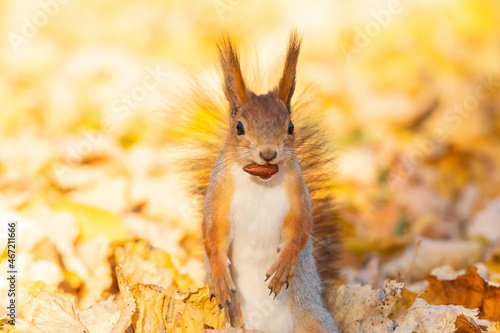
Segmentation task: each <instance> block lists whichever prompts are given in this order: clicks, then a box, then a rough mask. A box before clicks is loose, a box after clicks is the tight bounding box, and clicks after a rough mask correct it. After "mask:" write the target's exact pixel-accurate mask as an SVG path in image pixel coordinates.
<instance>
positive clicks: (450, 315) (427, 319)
mask: <svg viewBox="0 0 500 333" xmlns="http://www.w3.org/2000/svg"><path fill="white" fill-rule="evenodd" d="M477 313H478V311H477V310H469V309H466V308H464V307H461V306H453V305H429V304H428V303H427V302H426V301H425V300H423V299H421V298H417V299H416V301H415V303H413V305H412V307H411V308H410V309H408V311H406V312H404V313H403V314H402V315H401V316H400V317H399V318H398V319H396V323H397V328H396V330H394V332H395V333H408V332H426V333H453V332H454V331H455V321H456V319H457V317H458V316H459V315H462V314H463V315H466V316H469V317H472V318H477Z"/></svg>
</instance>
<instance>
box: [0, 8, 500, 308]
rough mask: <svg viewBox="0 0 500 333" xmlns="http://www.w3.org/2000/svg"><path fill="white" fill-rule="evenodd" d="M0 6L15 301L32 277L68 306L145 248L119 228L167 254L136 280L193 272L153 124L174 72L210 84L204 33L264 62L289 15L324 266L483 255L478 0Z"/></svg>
mask: <svg viewBox="0 0 500 333" xmlns="http://www.w3.org/2000/svg"><path fill="white" fill-rule="evenodd" d="M0 15H1V19H0V33H1V35H2V37H3V38H2V45H1V48H0V106H1V110H0V219H1V220H2V223H4V222H6V221H8V220H11V219H15V220H19V222H18V229H19V233H20V236H19V239H18V245H19V247H18V248H19V250H18V252H17V264H18V270H19V279H20V280H19V288H20V296H19V297H20V302H21V305H20V310H21V313H22V311H23V309H24V308H23V306H24V305H23V302H24V301H23V300H25V299H26V298H27V295H28V293H29V292H30V291H32V290H34V289H36V288H46V289H49V290H54V291H57V292H60V293H69V294H73V295H75V296H77V300H78V304H79V306H81V307H84V306H88V305H90V304H93V303H95V302H96V301H98V300H100V299H102V297H104V296H106V295H110V294H114V293H116V292H117V289H116V281H115V277H114V276H113V270H112V268H113V265H114V264H116V261H119V259H118V258H120V256H122V257H123V258H126V259H123V260H124V261H125V262H126V263H129V264H130V265H129V266H130V267H137V265H146V266H147V265H148V263H147V262H148V260H149V259H150V258H149V259H148V258H146V259H144V258H142V259H141V260H143V261H141V262H140V264H139V261H140V260H139V259H138V257H137V258H136V257H134V256H132V255H130V256H128V257H127V255H126V252H127V251H131V252H132V253H136V252H137V251H138V250H137V248H135V250H132V249H131V248H130V246H129V248H127V246H125V247H120V246H123V244H125V243H126V242H127V241H131V240H133V241H134V242H135V243H134V244H135V245H137V244H139V242H144V243H147V244H150V245H152V246H154V247H155V248H157V249H160V250H161V251H164V252H165V253H167V254H168V258H169V260H170V261H171V262H170V261H169V264H168V265H167V267H168V269H166V270H165V269H164V268H162V267H160V266H161V265H160V266H158V265H156V266H155V265H153V264H151V263H149V264H150V266H147V267H149V268H148V269H149V271H150V272H151V273H150V276H141V277H137V279H138V280H140V281H143V282H145V283H146V282H148V283H156V284H160V285H166V286H170V285H174V286H175V287H185V286H200V285H202V283H203V270H202V252H201V248H200V243H199V239H200V233H199V223H200V221H199V218H198V216H197V215H196V207H195V206H196V204H195V202H194V201H193V200H192V199H190V197H189V196H188V195H187V194H183V193H185V192H184V190H183V188H182V186H181V184H180V183H179V181H178V175H176V174H175V173H174V172H173V167H172V166H171V165H170V164H169V163H168V162H169V161H168V158H167V159H166V158H164V155H163V153H162V145H161V143H160V140H159V134H158V132H159V131H158V129H160V128H162V127H163V126H165V124H164V123H162V122H163V121H164V117H163V115H164V113H165V112H167V111H165V110H170V111H169V112H175V109H171V108H169V107H168V106H169V105H170V104H171V101H172V100H173V99H174V97H175V98H178V97H179V91H182V90H183V89H185V87H186V86H189V82H190V79H191V78H192V77H193V76H194V77H199V78H201V79H200V80H201V81H202V82H206V84H207V87H208V86H215V87H217V85H218V81H217V75H218V74H217V73H218V72H217V70H218V69H217V63H216V60H217V58H216V48H215V46H214V41H215V40H216V38H217V37H219V36H220V35H221V34H224V33H227V34H229V35H230V36H231V37H232V38H234V39H235V40H236V42H237V44H238V46H239V49H240V53H241V54H242V58H243V59H244V61H243V63H244V64H245V63H258V69H259V71H261V72H262V75H263V76H266V73H267V72H272V71H273V70H274V69H275V68H276V66H278V67H281V61H282V57H283V55H284V49H285V45H286V41H287V38H288V34H289V32H290V30H291V29H292V28H293V27H297V29H298V30H299V31H301V32H302V33H303V35H304V42H303V48H302V53H301V58H300V61H299V68H298V86H299V87H302V88H304V87H307V86H309V87H310V91H311V92H310V96H309V97H310V98H312V99H313V100H314V104H315V107H316V108H318V110H319V111H321V112H323V113H324V114H325V117H324V122H325V127H326V128H327V129H328V133H329V135H331V139H332V144H333V145H334V147H335V148H336V149H337V154H338V158H337V160H336V162H335V165H336V168H337V169H338V170H337V171H338V179H336V182H337V184H338V185H337V186H338V205H339V210H340V213H341V221H340V223H341V225H342V228H343V250H342V251H343V255H342V260H341V264H342V281H344V282H362V283H368V284H372V285H374V286H378V285H380V283H381V281H383V279H384V278H387V277H398V278H400V279H403V280H405V282H413V281H417V280H419V279H421V278H423V277H425V275H426V274H427V273H429V272H430V270H431V269H432V268H433V267H436V266H441V265H443V264H450V265H452V266H453V267H454V268H456V269H459V268H467V267H469V266H470V265H472V264H473V263H475V262H478V261H483V262H485V263H486V264H487V265H489V267H490V268H492V272H497V273H499V274H500V269H499V268H498V267H500V264H498V263H497V262H496V261H495V260H497V261H498V258H500V251H499V250H498V243H499V241H500V2H498V1H497V0H455V1H451V0H439V1H425V0H421V1H417V0H413V1H407V0H400V1H398V0H387V1H380V0H356V1H349V2H347V1H341V0H337V1H282V0H281V1H261V0H258V1H256V0H252V1H250V0H207V1H194V2H193V1H190V2H188V1H171V0H168V1H159V0H147V1H146V0H142V1H138V0H133V1H117V0H99V1H97V0H84V1H79V0H38V1H31V0H24V1H3V2H1V3H0ZM277 64H279V65H277ZM204 80H205V81H204ZM181 97H182V95H181ZM186 98H188V96H186ZM186 103H188V101H186ZM170 125H171V126H172V124H170ZM3 225H4V224H2V226H3ZM2 228H3V229H2V230H0V233H1V235H2V239H1V243H0V245H2V249H3V244H5V243H4V242H5V241H6V232H7V227H6V226H4V227H2ZM495 246H497V247H496V248H495ZM117 247H120V248H121V249H125V250H124V251H121V252H116V248H117ZM419 247H421V248H422V251H423V253H425V256H424V257H425V260H424V259H422V260H420V261H421V262H419V261H418V255H417V254H416V251H415V248H419ZM424 250H425V251H428V252H425V251H424ZM134 251H136V252H134ZM447 251H448V252H449V254H450V257H446V258H443V257H440V256H437V255H436V254H437V253H445V252H447ZM495 251H496V252H495ZM124 253H125V254H124ZM495 253H499V255H498V256H497V257H495ZM127 258H128V259H127ZM495 258H496V259H495ZM431 259H432V260H431ZM410 262H411V263H412V265H413V266H411V267H410V266H408V265H409V264H410ZM132 263H133V264H132ZM4 265H5V261H4V262H3V263H2V265H1V266H3V267H0V268H1V269H2V271H4V269H6V267H5V266H4ZM405 265H406V266H405ZM419 265H420V266H419ZM125 266H127V265H126V264H125ZM495 267H496V268H495ZM493 268H495V269H496V270H495V269H493ZM162 269H164V270H163V271H162ZM133 271H134V269H131V270H130V275H133ZM136 271H137V270H136ZM159 272H160V273H161V274H160V273H159ZM136 274H137V273H136ZM490 279H491V280H492V281H495V280H496V279H498V281H497V282H500V279H499V278H498V275H496V277H490ZM6 288H7V282H6V281H5V279H2V280H0V298H1V299H2V300H4V297H5V295H6V292H5V289H6ZM2 290H3V291H2ZM2 311H3V310H2ZM0 314H1V313H0Z"/></svg>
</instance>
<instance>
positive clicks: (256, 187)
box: [229, 168, 293, 333]
mask: <svg viewBox="0 0 500 333" xmlns="http://www.w3.org/2000/svg"><path fill="white" fill-rule="evenodd" d="M232 172H233V176H234V179H235V191H234V195H233V199H232V202H231V210H230V212H229V219H230V221H231V234H230V238H231V248H230V253H229V258H230V260H231V263H232V267H231V274H232V276H233V280H234V283H235V284H236V289H237V295H238V299H239V301H240V306H241V311H242V314H243V319H244V322H245V325H246V327H247V328H253V329H260V330H262V331H264V332H268V333H272V332H280V333H285V332H291V331H292V328H293V322H292V314H291V305H290V295H289V292H288V290H282V291H281V292H280V294H279V295H278V297H277V298H276V299H275V300H273V296H274V295H272V296H269V289H268V287H267V283H265V282H264V280H265V278H266V271H267V270H268V269H269V268H270V267H271V265H272V263H273V261H274V259H275V258H276V256H277V252H276V249H277V248H278V246H279V245H280V244H281V242H282V231H283V222H284V219H285V216H286V214H287V213H288V210H289V207H290V206H289V202H288V197H287V195H286V188H285V172H284V171H280V172H278V173H277V174H276V175H274V176H273V177H272V178H271V179H270V180H268V181H261V180H260V179H258V178H257V177H255V176H251V175H249V174H247V173H245V172H244V171H243V170H241V169H240V168H235V169H233V170H232Z"/></svg>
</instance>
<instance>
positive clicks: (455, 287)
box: [422, 267, 500, 321]
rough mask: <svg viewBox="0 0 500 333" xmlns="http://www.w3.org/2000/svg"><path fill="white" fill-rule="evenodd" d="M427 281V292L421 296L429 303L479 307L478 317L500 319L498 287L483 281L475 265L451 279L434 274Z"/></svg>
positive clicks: (499, 289)
mask: <svg viewBox="0 0 500 333" xmlns="http://www.w3.org/2000/svg"><path fill="white" fill-rule="evenodd" d="M427 281H428V282H429V286H428V287H427V288H426V289H427V291H428V292H427V293H424V294H423V295H422V298H423V299H424V300H426V301H427V302H429V303H430V304H452V305H461V306H464V307H466V308H468V309H479V316H480V318H482V319H487V320H492V321H498V320H500V287H496V286H492V285H490V284H488V282H487V281H484V280H483V278H482V277H481V276H479V274H478V273H477V268H476V267H473V268H472V269H471V271H470V272H469V273H468V274H465V275H459V276H458V277H457V278H455V279H453V280H439V279H438V278H437V277H436V276H433V275H429V276H428V277H427Z"/></svg>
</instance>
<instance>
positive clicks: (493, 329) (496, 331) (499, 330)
mask: <svg viewBox="0 0 500 333" xmlns="http://www.w3.org/2000/svg"><path fill="white" fill-rule="evenodd" d="M486 332H488V333H500V322H496V323H494V324H492V325H490V326H488V328H487V329H486Z"/></svg>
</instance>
